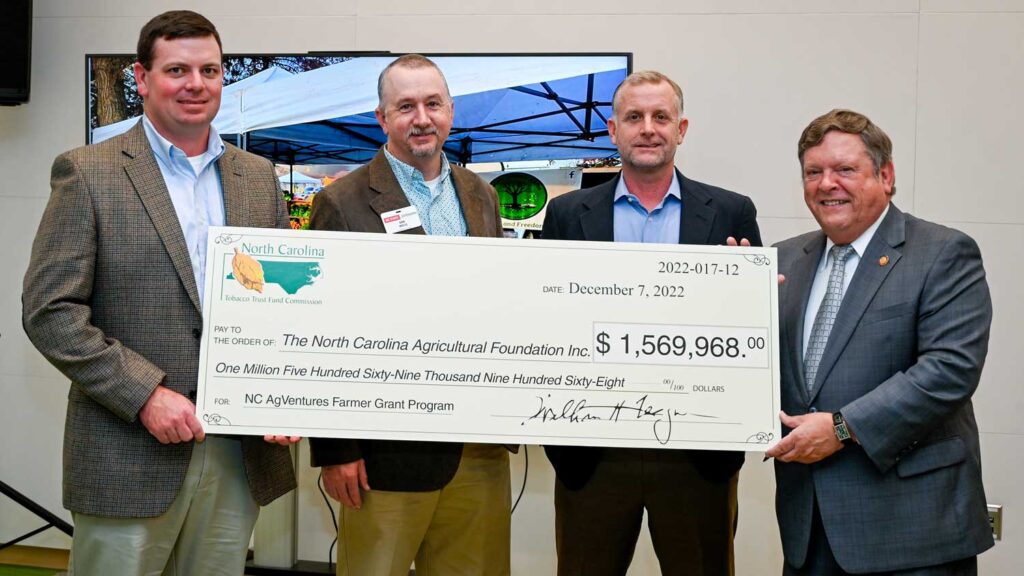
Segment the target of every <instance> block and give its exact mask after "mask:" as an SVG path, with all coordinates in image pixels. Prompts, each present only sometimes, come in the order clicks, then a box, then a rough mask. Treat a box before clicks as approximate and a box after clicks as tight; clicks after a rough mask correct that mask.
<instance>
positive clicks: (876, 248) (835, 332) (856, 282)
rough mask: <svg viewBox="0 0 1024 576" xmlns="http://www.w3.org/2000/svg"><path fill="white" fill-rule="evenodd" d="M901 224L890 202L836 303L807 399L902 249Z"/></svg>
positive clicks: (903, 230) (903, 234) (903, 229)
mask: <svg viewBox="0 0 1024 576" xmlns="http://www.w3.org/2000/svg"><path fill="white" fill-rule="evenodd" d="M905 225H906V218H905V217H904V216H903V213H902V212H900V211H899V210H898V209H897V208H896V206H895V205H892V204H890V205H889V213H888V214H887V215H886V217H885V220H883V221H882V223H881V225H879V227H878V230H877V231H876V232H875V237H874V238H872V239H871V242H870V243H869V244H868V247H867V249H866V250H865V251H864V256H863V257H862V258H861V259H860V263H859V264H857V270H856V272H854V275H853V279H852V280H851V281H850V286H849V287H848V288H847V289H846V293H845V294H844V296H843V303H842V305H841V306H840V307H839V313H838V314H837V315H836V321H835V324H833V325H832V332H831V333H829V336H828V343H827V344H826V345H825V351H824V353H823V354H822V356H821V363H820V364H819V365H818V377H817V383H816V384H815V386H814V390H813V391H812V394H811V399H813V398H814V397H815V396H816V395H817V394H818V392H819V391H820V390H821V386H822V383H824V382H825V381H826V380H827V379H828V375H829V372H831V371H832V368H833V367H834V366H835V364H836V361H837V360H838V359H839V356H840V354H842V352H843V349H845V348H846V344H847V343H848V342H849V341H850V337H851V336H853V331H854V330H855V329H856V328H857V324H859V323H860V319H861V317H863V316H864V311H865V310H867V307H868V305H869V304H871V301H872V300H873V299H874V297H875V294H876V293H877V292H878V289H879V288H880V287H881V286H882V282H884V281H885V278H886V277H887V276H888V275H889V273H890V272H891V271H892V269H893V268H895V266H896V263H897V262H899V259H900V257H901V256H902V253H901V252H900V251H899V249H898V247H899V246H901V245H902V244H903V241H904V239H905V238H906V226H905ZM883 256H885V257H886V258H888V262H887V264H886V265H885V266H882V265H880V264H879V259H880V258H882V257H883Z"/></svg>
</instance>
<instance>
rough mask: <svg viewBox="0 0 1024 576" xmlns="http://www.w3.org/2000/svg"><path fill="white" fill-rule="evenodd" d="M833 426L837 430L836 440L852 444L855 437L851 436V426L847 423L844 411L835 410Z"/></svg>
mask: <svg viewBox="0 0 1024 576" xmlns="http://www.w3.org/2000/svg"><path fill="white" fill-rule="evenodd" d="M832 428H833V429H835V431H836V440H839V441H840V442H842V443H843V444H850V443H852V442H853V437H852V436H850V428H849V427H847V425H846V419H845V418H843V413H842V412H835V413H833V414H832Z"/></svg>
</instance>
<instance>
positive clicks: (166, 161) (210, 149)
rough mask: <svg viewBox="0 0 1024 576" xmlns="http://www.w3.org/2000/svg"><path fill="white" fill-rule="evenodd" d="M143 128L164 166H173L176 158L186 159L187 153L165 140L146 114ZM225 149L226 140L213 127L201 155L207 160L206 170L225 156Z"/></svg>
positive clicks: (205, 162)
mask: <svg viewBox="0 0 1024 576" xmlns="http://www.w3.org/2000/svg"><path fill="white" fill-rule="evenodd" d="M142 127H143V129H145V131H146V138H147V139H149V145H150V147H151V148H152V149H153V153H154V154H155V155H156V158H157V160H159V161H160V162H161V163H162V164H163V165H164V166H173V165H174V162H173V158H174V157H175V156H178V157H181V158H186V156H185V152H184V151H183V150H182V149H181V148H178V147H177V146H175V145H174V144H172V143H171V141H170V140H168V139H167V138H164V137H163V135H162V134H160V132H158V131H157V129H156V127H155V126H153V123H152V122H150V121H149V117H148V116H146V115H145V114H143V115H142ZM224 149H225V146H224V140H222V139H221V137H220V133H218V132H217V129H216V128H214V127H213V126H212V125H211V126H210V137H209V139H208V140H207V143H206V152H203V153H202V154H201V156H203V157H204V158H205V161H204V162H203V167H204V168H205V167H206V166H207V165H208V164H209V163H210V162H213V161H215V160H217V159H218V158H220V157H221V156H223V155H224Z"/></svg>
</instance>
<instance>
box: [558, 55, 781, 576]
mask: <svg viewBox="0 0 1024 576" xmlns="http://www.w3.org/2000/svg"><path fill="white" fill-rule="evenodd" d="M612 107H613V116H612V118H611V119H610V120H609V121H608V132H609V135H610V136H611V139H612V142H614V143H615V145H616V146H617V147H618V149H619V153H620V155H621V156H622V171H621V173H620V175H619V176H617V177H616V178H615V179H614V180H612V181H610V182H607V183H605V184H601V185H599V186H595V187H593V188H587V189H584V190H577V191H575V192H570V193H569V194H566V195H563V196H560V197H558V198H555V199H554V200H553V201H552V202H551V204H550V205H549V206H548V209H547V215H546V217H545V219H544V230H543V233H542V237H543V238H545V239H551V240H590V241H599V242H658V243H679V244H726V243H727V242H728V241H729V240H730V239H732V240H733V241H734V242H735V241H741V242H742V241H744V240H746V241H749V243H750V244H751V245H754V246H760V245H761V235H760V232H759V231H758V227H757V221H756V216H757V211H756V209H755V208H754V203H753V202H751V201H750V199H749V198H747V197H746V196H741V195H739V194H736V193H734V192H730V191H728V190H723V189H721V188H716V187H714V186H709V185H707V184H702V183H700V182H696V181H694V180H690V179H689V178H686V177H685V176H683V175H682V173H680V172H679V171H678V170H676V168H675V152H676V148H677V147H678V146H679V145H680V144H682V142H683V136H684V135H685V134H686V128H687V125H688V124H689V121H688V120H687V119H686V118H684V117H683V94H682V90H680V88H679V86H678V85H677V84H676V83H675V82H673V81H672V80H671V79H669V78H668V77H666V76H665V75H663V74H661V73H659V72H653V71H646V72H636V73H634V74H631V75H630V76H629V77H627V78H626V79H625V80H624V81H623V82H622V84H620V85H619V87H618V88H617V89H616V91H615V96H614V98H613V104H612ZM545 450H546V452H547V455H548V459H549V460H551V464H552V465H553V466H554V468H555V472H556V474H557V476H558V480H557V482H556V483H555V533H556V547H557V551H558V574H559V576H569V575H583V574H586V575H587V576H601V575H615V576H620V575H623V574H625V573H626V570H627V569H628V568H629V564H630V562H631V561H632V558H633V551H634V548H635V547H636V541H637V537H638V536H639V534H640V524H641V521H642V519H643V513H644V510H645V509H646V510H647V515H648V526H649V528H650V532H651V540H652V542H653V544H654V551H655V553H656V554H657V556H658V562H659V564H660V565H661V572H662V574H665V575H670V574H678V575H686V576H717V575H731V574H733V572H734V563H733V534H734V531H735V526H736V485H737V480H738V477H739V474H738V472H739V469H740V466H742V465H743V457H744V455H743V453H742V452H715V451H702V450H668V449H625V448H595V447H564V446H548V447H546V448H545Z"/></svg>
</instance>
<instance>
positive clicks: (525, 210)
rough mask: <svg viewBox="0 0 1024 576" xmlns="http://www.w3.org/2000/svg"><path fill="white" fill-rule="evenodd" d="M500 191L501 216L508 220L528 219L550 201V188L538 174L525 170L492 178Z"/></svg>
mask: <svg viewBox="0 0 1024 576" xmlns="http://www.w3.org/2000/svg"><path fill="white" fill-rule="evenodd" d="M491 186H494V189H495V190H497V191H498V203H499V204H500V205H501V217H502V218H507V219H508V220H526V219H527V218H532V217H534V216H536V215H537V214H538V213H540V211H541V210H543V209H544V205H545V204H547V203H548V189H547V188H545V187H544V183H543V182H541V181H540V180H538V179H537V177H536V176H533V175H531V174H527V173H525V172H508V173H506V174H502V175H501V176H498V177H497V178H495V179H494V180H491Z"/></svg>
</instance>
